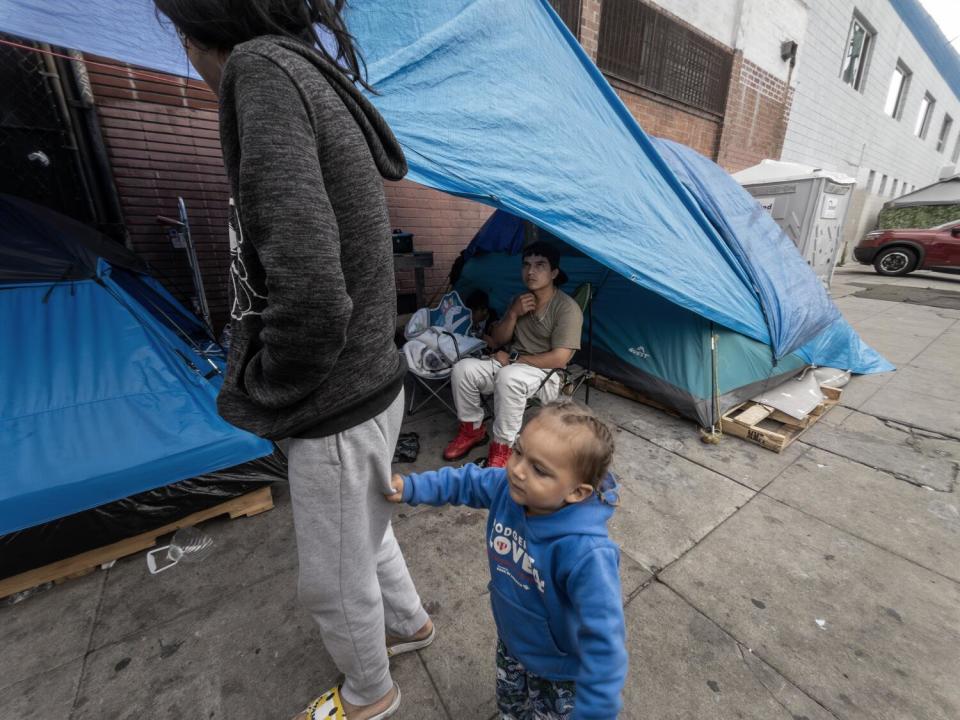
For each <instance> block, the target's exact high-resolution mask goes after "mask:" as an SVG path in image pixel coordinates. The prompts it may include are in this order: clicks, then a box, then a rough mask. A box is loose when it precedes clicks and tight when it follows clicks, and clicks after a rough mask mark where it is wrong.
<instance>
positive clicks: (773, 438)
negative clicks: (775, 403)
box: [721, 385, 843, 453]
mask: <svg viewBox="0 0 960 720" xmlns="http://www.w3.org/2000/svg"><path fill="white" fill-rule="evenodd" d="M820 390H822V391H823V396H824V401H823V402H822V403H821V404H820V405H818V406H817V407H816V408H814V410H813V412H811V413H810V414H809V415H807V417H805V418H804V419H803V420H797V419H796V418H793V417H790V416H789V415H787V414H786V413H782V412H780V411H779V410H775V409H774V408H772V407H770V406H769V405H761V404H760V403H756V402H753V401H749V402H745V403H742V404H741V405H737V406H736V407H734V408H731V409H730V410H728V411H727V412H726V413H724V415H723V419H722V421H721V427H722V429H723V432H724V434H726V435H736V436H737V437H740V438H743V439H744V440H749V441H750V442H752V443H756V444H757V445H759V446H760V447H763V448H766V449H767V450H773V451H774V452H778V453H780V452H783V451H784V449H786V448H788V447H789V446H790V445H791V443H793V441H794V440H796V439H797V438H798V437H800V436H801V435H803V433H804V432H805V431H806V430H807V428H809V427H810V426H811V425H813V424H814V423H816V422H817V421H818V420H819V419H820V418H822V417H823V415H824V413H826V412H827V410H829V409H830V408H832V407H833V406H834V405H836V404H837V403H838V402H840V396H841V395H842V394H843V391H842V390H841V389H839V388H832V387H827V386H825V385H821V386H820Z"/></svg>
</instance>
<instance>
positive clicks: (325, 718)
mask: <svg viewBox="0 0 960 720" xmlns="http://www.w3.org/2000/svg"><path fill="white" fill-rule="evenodd" d="M393 688H394V689H395V690H396V691H397V694H396V697H394V698H393V702H392V703H390V707H388V708H387V709H386V710H384V711H383V712H381V713H377V714H376V715H372V716H371V717H370V720H386V719H387V718H388V717H390V716H391V715H393V714H394V713H395V712H396V711H397V710H398V709H399V707H400V686H399V685H397V684H396V683H394V684H393ZM305 712H306V713H307V720H350V718H349V717H347V715H346V714H345V713H344V711H343V700H341V698H340V688H339V687H335V688H331V689H330V690H327V692H325V693H324V694H323V695H321V696H320V697H318V698H317V699H316V700H314V701H313V702H312V703H310V704H309V705H307V709H306V710H305Z"/></svg>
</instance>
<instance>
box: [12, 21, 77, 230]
mask: <svg viewBox="0 0 960 720" xmlns="http://www.w3.org/2000/svg"><path fill="white" fill-rule="evenodd" d="M2 37H9V36H6V35H4V36H2ZM17 40H18V41H19V39H17ZM24 42H25V41H24ZM58 82H59V80H58V78H57V76H56V74H55V73H53V72H51V70H50V69H49V68H48V67H47V65H46V64H45V63H44V60H43V56H42V55H40V54H39V53H36V52H32V51H29V50H23V49H20V48H15V47H11V46H9V45H0V167H2V168H3V170H4V171H3V173H2V174H0V192H3V193H8V194H11V195H16V196H18V197H22V198H26V199H28V200H32V201H33V202H36V203H39V204H41V205H46V206H47V207H51V208H53V209H55V210H59V211H60V212H62V213H65V214H66V215H70V216H71V217H74V218H76V219H78V220H81V221H83V222H91V221H93V220H94V217H93V214H92V209H91V207H90V205H89V201H88V198H87V196H86V194H85V192H84V190H83V188H84V179H83V175H82V169H81V166H80V162H81V159H80V156H79V151H78V148H77V145H76V141H75V138H74V136H73V133H72V132H71V128H70V124H69V120H68V118H66V117H65V107H64V103H63V101H62V100H61V99H60V98H59V97H58V95H57V88H56V85H55V84H56V83H58Z"/></svg>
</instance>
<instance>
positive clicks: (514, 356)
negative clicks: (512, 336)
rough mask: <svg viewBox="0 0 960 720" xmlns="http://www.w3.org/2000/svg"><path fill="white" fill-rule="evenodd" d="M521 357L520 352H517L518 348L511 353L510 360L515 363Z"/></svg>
mask: <svg viewBox="0 0 960 720" xmlns="http://www.w3.org/2000/svg"><path fill="white" fill-rule="evenodd" d="M519 359H520V353H519V352H517V351H516V350H514V351H513V352H512V353H510V360H509V362H510V364H511V365H512V364H513V363H515V362H516V361H517V360H519Z"/></svg>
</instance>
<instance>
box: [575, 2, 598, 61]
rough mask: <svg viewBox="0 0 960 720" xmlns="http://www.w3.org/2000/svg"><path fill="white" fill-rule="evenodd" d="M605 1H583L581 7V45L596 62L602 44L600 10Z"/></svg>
mask: <svg viewBox="0 0 960 720" xmlns="http://www.w3.org/2000/svg"><path fill="white" fill-rule="evenodd" d="M602 4H603V0H583V3H582V5H581V6H580V45H582V46H583V49H584V50H585V51H586V53H587V55H589V56H590V59H591V60H593V61H594V62H596V61H597V47H598V45H599V43H600V9H601V6H602Z"/></svg>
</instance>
